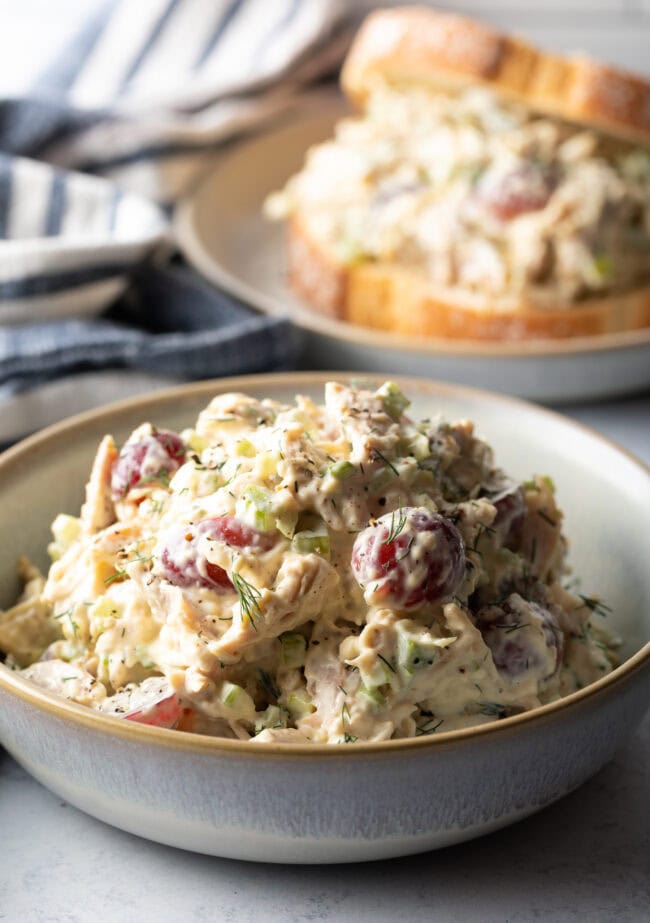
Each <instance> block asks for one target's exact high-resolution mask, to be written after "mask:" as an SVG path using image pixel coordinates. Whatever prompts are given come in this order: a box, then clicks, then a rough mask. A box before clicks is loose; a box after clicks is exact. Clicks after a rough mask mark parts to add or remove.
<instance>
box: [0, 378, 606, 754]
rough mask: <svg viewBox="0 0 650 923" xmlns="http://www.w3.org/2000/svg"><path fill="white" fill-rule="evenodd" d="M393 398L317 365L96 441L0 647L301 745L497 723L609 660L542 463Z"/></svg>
mask: <svg viewBox="0 0 650 923" xmlns="http://www.w3.org/2000/svg"><path fill="white" fill-rule="evenodd" d="M407 407H408V401H407V399H406V398H405V396H404V395H403V394H402V393H401V392H400V390H399V389H398V388H397V387H396V386H395V385H394V384H391V383H386V384H384V385H383V386H382V387H381V388H379V389H378V390H376V391H373V390H369V389H366V388H363V387H352V386H350V387H348V386H346V385H343V384H337V383H334V382H332V383H329V384H328V385H327V386H326V389H325V403H324V405H323V406H320V405H317V404H316V403H314V402H313V401H312V400H310V399H309V398H307V397H301V396H298V397H297V398H296V400H295V403H294V404H293V405H282V404H279V403H276V402H274V401H269V400H263V401H260V400H257V399H256V398H253V397H250V396H247V395H245V394H224V395H219V396H218V397H215V398H214V400H212V401H211V402H210V404H209V405H208V406H207V407H206V409H205V410H203V411H202V412H201V413H200V415H199V417H198V420H197V422H196V424H195V426H194V427H193V428H192V429H188V430H186V431H185V432H183V433H182V434H180V435H179V434H176V433H171V432H169V431H166V430H159V429H156V428H155V427H154V426H152V425H151V424H145V425H143V426H141V427H139V428H138V429H137V430H136V431H135V432H134V433H133V434H132V435H131V437H130V438H129V439H128V440H127V442H126V443H125V444H124V446H122V449H121V451H120V452H118V450H117V448H116V446H115V444H114V442H113V439H112V438H111V437H110V436H107V437H106V438H105V439H104V440H103V441H102V443H101V445H100V448H99V450H98V454H97V458H96V461H95V464H94V466H93V470H92V472H91V475H90V479H89V482H88V486H87V493H86V502H85V503H84V505H83V507H82V510H81V514H80V516H79V517H74V516H69V515H61V516H58V517H57V519H56V520H55V522H54V524H53V533H54V541H53V543H52V544H51V545H50V554H51V556H52V557H53V563H52V566H51V568H50V571H49V574H48V576H47V578H46V579H44V578H42V577H41V576H40V574H38V572H37V571H36V570H35V569H34V568H33V567H31V565H29V564H28V563H27V562H23V563H22V565H21V568H22V576H23V578H24V580H25V591H24V594H23V597H22V598H21V599H20V600H19V602H18V603H17V604H16V606H15V607H14V608H12V609H10V610H8V611H7V612H4V613H0V649H1V650H3V651H4V652H5V653H6V654H7V663H8V664H9V665H10V666H12V667H14V668H15V669H22V671H23V674H24V676H25V677H27V678H28V679H31V680H32V681H33V682H35V683H38V684H39V685H42V686H44V687H45V688H48V689H50V690H52V691H55V692H58V693H59V694H61V695H63V696H65V697H67V698H69V699H71V700H73V701H77V702H80V703H82V704H84V705H87V706H89V707H90V708H94V709H97V710H99V711H101V712H104V713H108V714H113V715H117V716H121V717H123V718H126V719H129V720H134V721H140V722H143V723H147V724H154V725H158V726H164V727H173V728H179V729H182V730H193V731H196V732H198V733H202V734H212V735H217V736H228V737H238V738H241V739H245V740H248V739H255V740H259V741H312V742H316V743H318V742H325V743H353V742H355V741H364V740H388V739H390V738H398V737H413V736H420V735H428V734H433V733H440V732H442V731H447V730H453V729H456V728H462V727H467V726H470V725H476V724H480V723H484V722H487V721H493V720H495V719H499V718H503V717H506V716H508V715H512V714H516V713H518V712H521V711H525V710H528V709H531V708H535V707H536V706H539V705H540V704H542V703H545V702H550V701H553V700H555V699H557V698H559V697H560V696H562V695H566V694H568V693H569V692H571V691H574V690H575V689H579V688H581V687H582V686H584V685H585V684H587V683H589V682H592V681H593V680H594V679H596V678H598V677H599V676H602V675H603V674H605V673H607V672H609V671H610V670H611V667H612V663H613V657H612V653H611V648H612V644H611V641H610V640H609V639H608V637H607V636H606V635H605V634H604V633H603V631H602V629H600V628H597V627H596V626H595V625H594V624H592V619H591V617H592V614H593V613H594V610H596V611H598V612H600V613H601V614H603V613H605V612H606V607H605V606H604V605H603V604H602V603H599V602H598V601H597V600H596V599H595V598H592V597H589V596H581V595H577V594H576V593H574V592H572V591H571V590H569V589H567V587H566V586H563V584H562V581H563V578H564V577H565V574H566V565H565V555H566V541H565V538H564V536H563V534H562V513H561V511H560V510H559V508H558V506H557V504H556V497H555V489H554V486H553V483H552V481H551V480H550V478H548V477H545V476H537V477H533V478H532V479H531V480H530V481H527V482H525V483H524V484H517V483H515V482H514V481H512V480H511V479H509V478H508V477H507V476H506V475H505V474H504V473H503V472H502V471H501V470H500V469H499V468H497V467H495V464H494V459H493V455H492V451H491V449H490V447H489V446H488V445H487V444H486V443H485V442H483V441H482V440H480V439H478V438H477V437H476V436H475V435H474V430H473V425H472V424H471V423H470V422H468V421H460V422H456V423H446V422H442V421H440V420H434V419H426V420H420V421H416V420H412V419H411V418H410V417H409V416H408V415H407Z"/></svg>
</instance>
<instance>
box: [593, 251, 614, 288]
mask: <svg viewBox="0 0 650 923" xmlns="http://www.w3.org/2000/svg"><path fill="white" fill-rule="evenodd" d="M594 269H595V271H596V275H597V276H598V278H599V279H601V280H602V281H603V282H605V281H607V279H609V278H610V277H611V275H612V273H613V271H614V264H613V263H612V261H611V258H610V257H609V256H608V255H607V254H606V253H598V254H596V256H595V257H594Z"/></svg>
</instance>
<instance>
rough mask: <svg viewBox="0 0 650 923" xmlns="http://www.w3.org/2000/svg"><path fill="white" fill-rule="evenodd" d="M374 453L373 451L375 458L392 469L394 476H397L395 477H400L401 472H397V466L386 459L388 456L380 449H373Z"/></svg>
mask: <svg viewBox="0 0 650 923" xmlns="http://www.w3.org/2000/svg"><path fill="white" fill-rule="evenodd" d="M372 451H373V452H374V454H375V458H378V459H379V460H380V461H381V462H383V463H384V465H385V466H386V467H387V468H390V470H391V471H392V472H393V474H394V475H395V477H396V478H398V477H399V471H398V470H397V468H396V467H395V465H393V464H392V463H391V462H389V461H388V459H387V458H386V456H385V455H382V453H381V452H380V451H379V449H373V450H372Z"/></svg>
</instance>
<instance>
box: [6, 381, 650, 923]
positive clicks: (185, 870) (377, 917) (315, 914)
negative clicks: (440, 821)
mask: <svg viewBox="0 0 650 923" xmlns="http://www.w3.org/2000/svg"><path fill="white" fill-rule="evenodd" d="M564 412H565V413H569V414H570V415H571V416H574V417H575V418H577V419H579V420H581V421H582V422H584V423H586V424H587V425H589V426H592V427H594V428H595V429H598V430H600V431H601V432H603V433H605V434H606V435H608V436H610V437H611V438H613V439H615V440H616V441H617V442H619V443H620V444H622V445H624V446H625V447H627V448H628V449H630V450H631V451H633V452H634V453H635V454H637V455H638V456H639V457H641V458H643V459H644V460H645V461H650V395H647V396H643V397H637V398H630V399H627V400H621V401H616V402H611V403H600V404H597V405H590V406H587V405H584V406H575V407H569V408H564ZM649 818H650V716H649V717H648V718H647V719H646V721H645V722H644V724H643V725H642V726H641V728H640V729H639V731H638V732H637V733H636V735H635V736H634V737H633V738H632V739H631V740H630V741H629V742H628V744H627V745H626V746H625V748H624V749H622V750H621V751H620V752H619V753H618V755H617V757H616V759H615V760H614V761H613V762H612V763H610V764H609V765H608V766H607V767H605V769H603V770H602V771H601V772H599V773H598V775H597V776H595V777H594V778H593V779H592V780H591V781H589V782H588V783H587V784H586V785H584V786H583V787H582V788H581V789H579V790H578V791H576V792H574V793H573V794H571V795H569V796H568V797H566V798H564V799H563V800H562V801H561V802H559V803H557V804H555V805H553V806H551V807H550V808H547V809H546V810H545V811H542V812H541V813H540V814H537V815H535V816H534V817H531V818H529V819H527V820H525V821H523V822H521V823H519V824H516V825H515V826H513V827H510V828H508V829H505V830H502V831H499V832H498V833H494V834H491V835H490V836H488V837H484V838H483V839H480V840H475V841H474V842H471V843H466V844H462V845H460V846H456V847H453V848H451V849H447V850H443V851H440V852H431V853H425V854H423V855H421V856H414V857H409V858H406V859H398V860H393V861H389V862H374V863H369V864H366V865H357V866H324V867H316V866H303V867H295V866H294V867H288V866H286V867H283V866H274V865H255V864H247V863H243V862H236V861H233V860H225V859H214V858H210V857H206V856H198V855H194V854H192V853H186V852H182V851H180V850H176V849H171V848H169V847H165V846H159V845H157V844H155V843H149V842H147V841H145V840H141V839H138V838H137V837H134V836H131V835H129V834H126V833H123V832H121V831H120V830H116V829H113V828H112V827H109V826H107V825H106V824H103V823H101V822H99V821H96V820H94V819H93V818H91V817H87V816H86V815H84V814H82V813H81V812H80V811H77V810H76V809H75V808H72V807H70V806H69V805H67V804H65V803H64V802H62V801H61V800H60V798H58V797H56V796H55V795H52V794H50V792H48V791H47V790H46V789H44V788H43V787H42V786H41V785H39V784H38V783H37V782H35V781H34V780H32V779H31V778H30V777H29V776H28V775H27V774H26V773H25V772H24V771H23V770H22V769H21V768H20V767H19V766H18V765H17V764H16V763H15V762H14V761H13V760H12V759H11V758H10V757H9V756H7V755H6V754H5V753H4V752H3V751H0V831H1V834H0V837H1V839H0V842H1V843H2V857H1V861H0V920H7V921H10V923H45V921H47V923H51V921H54V923H59V921H61V923H86V921H91V920H92V921H94V923H112V921H119V923H131V921H134V923H135V921H141V920H155V921H156V923H167V921H175V923H185V921H188V923H189V921H201V923H208V921H213V920H215V921H216V920H218V921H224V923H249V921H251V920H259V921H260V923H266V921H273V920H283V921H299V920H305V921H319V920H359V921H365V920H368V921H373V923H377V921H383V920H393V919H400V920H403V921H405V923H408V921H411V920H413V921H415V920H435V921H462V923H472V921H477V923H491V921H494V923H521V921H529V920H531V921H532V920H540V919H543V920H559V921H564V920H566V921H572V920H580V921H589V923H600V921H608V923H609V921H614V920H615V921H616V923H628V921H630V923H638V921H650V820H649Z"/></svg>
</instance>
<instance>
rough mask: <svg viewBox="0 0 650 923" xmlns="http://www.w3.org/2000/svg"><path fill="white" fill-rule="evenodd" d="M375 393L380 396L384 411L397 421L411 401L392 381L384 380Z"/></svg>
mask: <svg viewBox="0 0 650 923" xmlns="http://www.w3.org/2000/svg"><path fill="white" fill-rule="evenodd" d="M377 394H378V395H379V396H380V397H381V398H382V400H383V402H384V407H385V408H386V413H387V414H388V416H389V417H392V419H393V420H395V421H399V420H400V418H401V416H402V414H403V413H404V411H405V410H406V408H407V407H408V406H409V404H410V403H411V402H410V401H409V399H408V398H407V397H406V395H405V394H403V393H402V391H401V390H400V389H399V388H398V386H397V385H396V384H395V382H393V381H387V382H384V384H383V385H382V386H381V388H380V389H379V390H378V391H377Z"/></svg>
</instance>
